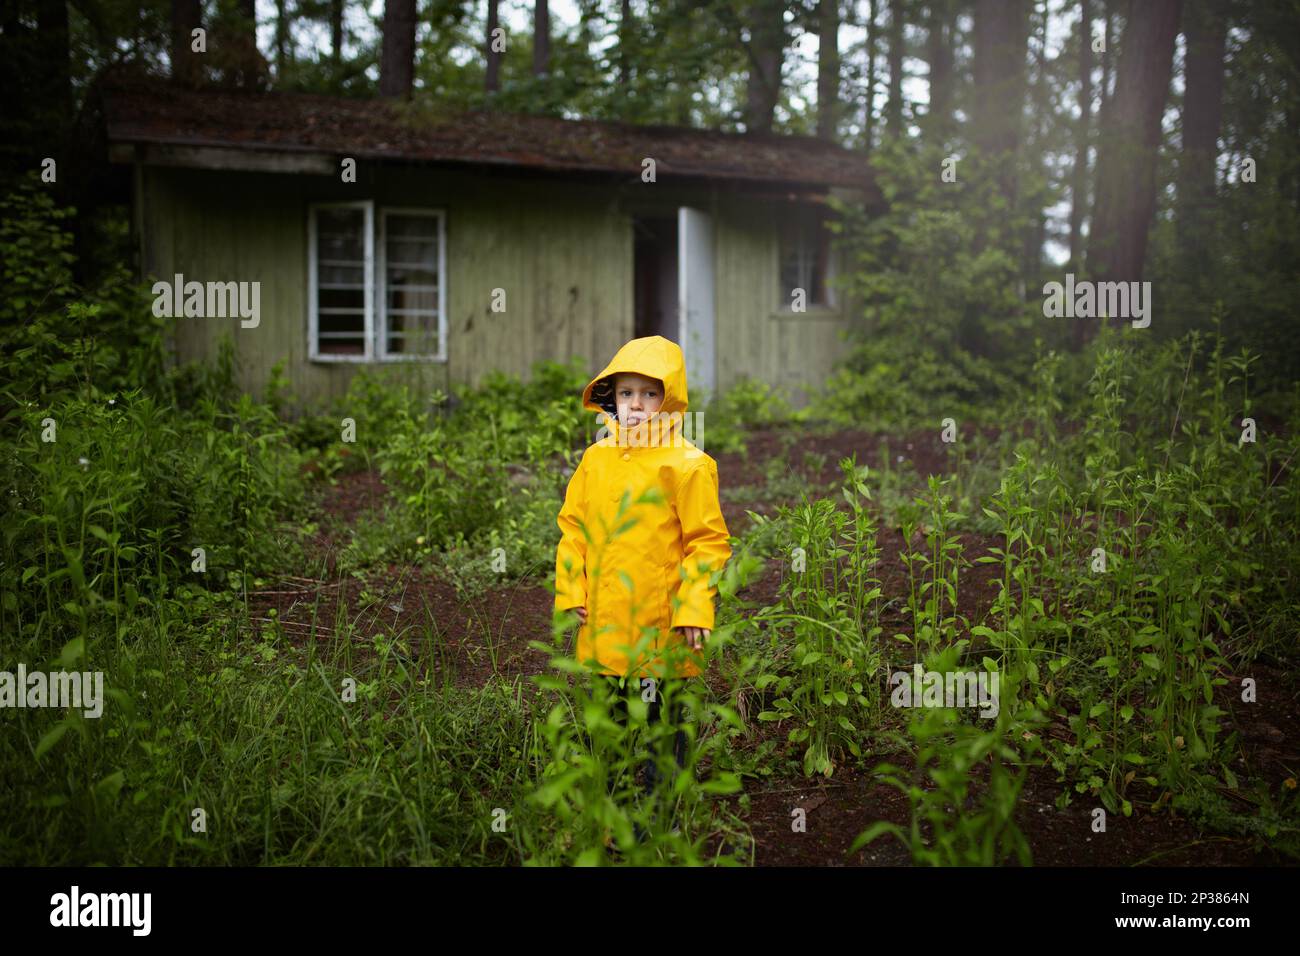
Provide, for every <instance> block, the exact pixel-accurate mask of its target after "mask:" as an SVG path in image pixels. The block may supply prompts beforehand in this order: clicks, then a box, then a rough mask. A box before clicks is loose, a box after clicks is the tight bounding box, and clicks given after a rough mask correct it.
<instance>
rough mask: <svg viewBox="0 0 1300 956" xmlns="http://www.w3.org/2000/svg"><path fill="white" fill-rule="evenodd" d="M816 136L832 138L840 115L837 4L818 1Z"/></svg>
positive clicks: (830, 1)
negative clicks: (818, 42) (818, 44)
mask: <svg viewBox="0 0 1300 956" xmlns="http://www.w3.org/2000/svg"><path fill="white" fill-rule="evenodd" d="M817 32H818V35H819V40H820V48H819V49H818V52H817V136H818V137H819V138H821V139H829V140H833V139H835V136H836V134H837V133H838V131H839V125H840V124H839V115H840V4H839V0H818V4H817Z"/></svg>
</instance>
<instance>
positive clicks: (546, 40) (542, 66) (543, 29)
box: [533, 0, 551, 76]
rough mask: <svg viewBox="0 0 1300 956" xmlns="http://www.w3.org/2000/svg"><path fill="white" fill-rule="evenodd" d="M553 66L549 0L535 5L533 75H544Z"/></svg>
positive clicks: (538, 1)
mask: <svg viewBox="0 0 1300 956" xmlns="http://www.w3.org/2000/svg"><path fill="white" fill-rule="evenodd" d="M550 68H551V11H550V8H549V7H548V6H547V0H536V3H534V5H533V75H535V76H543V75H545V74H546V73H547V71H549V70H550Z"/></svg>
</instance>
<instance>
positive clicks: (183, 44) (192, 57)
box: [171, 0, 203, 86]
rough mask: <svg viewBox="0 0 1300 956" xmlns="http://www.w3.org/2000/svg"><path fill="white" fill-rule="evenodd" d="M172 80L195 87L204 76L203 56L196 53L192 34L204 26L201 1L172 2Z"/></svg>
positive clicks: (178, 0) (177, 0)
mask: <svg viewBox="0 0 1300 956" xmlns="http://www.w3.org/2000/svg"><path fill="white" fill-rule="evenodd" d="M171 19H172V45H171V59H172V79H173V80H175V81H176V82H177V83H179V84H181V85H183V86H194V85H196V84H197V83H198V82H199V79H200V77H202V75H203V64H202V60H201V55H200V54H198V53H195V52H194V49H193V46H192V43H193V40H192V33H193V31H194V30H197V29H198V28H199V27H201V26H202V25H203V4H202V2H201V0H172V17H171Z"/></svg>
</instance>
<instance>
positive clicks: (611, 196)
mask: <svg viewBox="0 0 1300 956" xmlns="http://www.w3.org/2000/svg"><path fill="white" fill-rule="evenodd" d="M142 182H143V185H144V188H143V209H142V219H143V223H144V242H143V253H144V272H145V275H146V276H147V277H150V278H151V279H152V278H155V277H156V278H162V279H169V280H170V279H171V277H172V276H173V274H174V273H177V272H180V273H183V274H184V275H185V278H186V280H187V281H189V280H191V279H197V280H199V281H209V280H219V281H250V282H251V281H260V282H261V295H262V299H261V323H260V325H259V326H258V327H257V328H255V329H243V328H241V327H240V324H239V320H238V319H217V318H201V319H200V318H189V319H187V318H179V319H177V320H176V336H175V340H174V346H175V351H176V355H177V358H178V359H179V360H181V361H188V360H191V359H208V358H212V357H215V355H216V351H217V341H218V338H219V337H220V336H221V335H222V334H223V333H228V334H230V335H231V336H232V337H233V340H234V342H235V345H236V351H237V356H238V359H239V363H240V378H239V381H240V384H241V386H242V387H243V388H244V389H246V390H248V391H251V392H254V393H257V394H260V392H261V390H262V388H263V386H264V384H265V382H266V381H267V379H268V377H269V375H270V372H271V368H272V366H273V365H274V364H275V363H276V362H277V361H279V360H283V361H284V362H285V371H286V373H287V375H288V378H289V380H290V382H291V384H292V390H293V393H294V394H295V395H296V397H297V398H298V399H299V401H300V403H301V406H302V407H303V408H304V409H306V410H318V409H320V408H323V407H324V406H325V404H326V403H327V402H328V400H329V399H331V398H334V397H338V396H341V395H343V394H344V393H345V392H346V391H347V388H348V383H349V382H350V381H351V378H352V376H353V375H354V374H355V373H356V371H357V369H358V368H360V367H362V366H361V365H359V364H357V363H349V362H312V361H310V360H309V359H308V357H307V356H308V342H307V325H308V318H307V206H308V204H309V203H311V202H317V201H339V200H356V199H373V200H374V201H375V205H376V214H377V213H378V208H379V207H380V206H381V205H389V206H412V207H432V208H440V209H443V210H444V211H445V213H446V241H447V247H446V254H447V313H448V348H447V355H448V359H447V361H446V362H428V363H425V362H419V363H384V364H383V368H384V369H385V370H386V372H387V374H390V375H393V376H395V377H398V378H400V379H403V380H406V381H410V382H411V383H413V384H416V385H418V386H420V387H423V388H427V389H432V388H435V387H438V388H443V389H447V388H449V387H450V386H452V385H474V384H477V383H478V382H479V381H480V380H481V379H482V377H483V375H484V374H485V373H487V372H489V371H492V370H500V371H503V372H506V373H508V374H512V375H517V376H520V377H524V376H526V375H527V373H528V371H529V369H530V368H531V366H532V364H533V363H534V362H536V361H539V360H542V359H555V360H558V361H567V360H568V359H569V358H570V357H571V356H574V355H581V356H583V357H584V358H585V359H586V361H587V365H588V367H589V368H590V369H591V370H592V372H593V374H594V373H595V372H596V371H598V370H599V369H600V368H601V367H602V366H603V365H604V364H605V363H606V362H607V361H608V360H609V358H610V357H611V356H612V355H613V354H614V352H615V351H617V349H618V348H619V346H621V345H622V344H623V343H624V342H626V341H627V340H628V339H630V338H631V337H632V334H633V331H632V329H633V317H632V227H631V217H632V215H634V214H644V213H645V212H646V211H647V209H648V208H656V209H661V210H662V211H663V212H664V213H665V214H671V213H672V211H673V210H674V209H675V208H676V207H677V206H678V205H680V204H690V205H694V206H697V207H699V208H702V209H707V210H710V211H711V212H712V214H713V217H714V228H715V243H716V246H715V260H716V270H717V272H716V287H717V302H716V309H717V323H718V327H717V341H718V343H719V346H718V352H717V354H718V369H717V381H718V385H719V387H720V388H724V389H725V388H726V387H727V386H728V385H729V384H731V383H732V382H734V381H736V380H737V379H738V378H741V377H744V376H749V377H751V378H761V379H764V380H766V381H769V382H773V383H779V384H782V385H785V386H787V387H791V388H798V387H800V386H810V385H811V386H816V385H819V384H820V383H821V382H822V381H823V380H824V379H825V376H826V375H827V374H828V373H829V371H830V369H831V367H832V365H833V364H834V361H835V360H836V358H837V357H838V356H839V355H841V354H842V352H843V350H844V345H843V344H842V343H841V342H840V340H839V333H840V331H841V330H842V329H844V328H845V327H846V326H847V316H848V315H850V314H852V310H851V309H849V308H847V307H841V308H839V309H837V310H834V311H828V312H822V311H816V310H810V311H809V312H807V313H804V314H800V315H790V314H789V313H786V314H781V313H780V311H779V307H780V303H779V301H778V297H779V291H778V278H777V241H778V240H777V228H776V227H777V223H778V221H779V219H780V217H781V216H783V215H785V212H784V210H785V209H786V208H788V207H786V206H784V205H783V204H781V203H778V202H774V201H768V200H760V199H756V198H754V197H746V196H740V195H736V194H734V193H730V192H720V191H718V190H698V189H697V190H682V189H672V188H670V187H661V186H659V185H658V184H641V183H633V184H629V185H624V186H608V185H599V186H597V185H592V184H585V183H582V182H580V181H564V180H549V179H548V180H537V179H519V178H510V177H506V176H502V175H484V174H481V173H476V172H469V171H455V170H443V169H426V168H419V167H392V166H371V167H367V166H366V164H364V163H362V164H360V166H359V175H358V182H357V183H354V184H344V183H342V182H336V181H334V180H332V179H327V178H325V177H321V176H309V175H303V174H296V175H289V174H268V173H253V172H238V171H215V170H198V169H189V168H180V167H161V166H157V167H155V166H148V167H145V168H144V170H143V177H142ZM649 190H654V192H653V193H650V192H649ZM497 287H500V288H504V289H505V290H506V294H507V311H506V312H505V313H493V312H491V311H490V297H491V290H492V289H494V288H497ZM841 298H843V297H842V296H841Z"/></svg>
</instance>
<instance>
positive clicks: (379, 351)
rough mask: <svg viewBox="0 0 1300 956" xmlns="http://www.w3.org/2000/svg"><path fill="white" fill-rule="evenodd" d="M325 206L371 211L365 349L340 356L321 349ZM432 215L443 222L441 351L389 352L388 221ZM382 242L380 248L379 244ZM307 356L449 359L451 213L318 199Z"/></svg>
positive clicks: (311, 243) (311, 245) (310, 215)
mask: <svg viewBox="0 0 1300 956" xmlns="http://www.w3.org/2000/svg"><path fill="white" fill-rule="evenodd" d="M322 209H361V210H363V211H364V213H365V226H364V228H365V232H366V235H365V257H366V259H365V269H364V272H363V275H364V276H365V278H364V280H363V281H364V282H365V296H364V301H365V308H364V316H365V325H364V329H363V342H364V345H365V351H364V352H362V354H360V355H336V354H333V353H327V352H321V351H320V314H319V311H318V310H319V304H318V298H319V289H318V288H317V284H318V281H319V265H318V263H317V256H316V251H317V250H316V246H317V238H316V237H317V212H318V211H319V210H322ZM390 213H392V214H396V215H408V216H410V215H418V216H428V217H430V218H434V219H437V220H438V351H437V352H436V353H435V354H428V355H410V354H402V353H400V352H398V353H389V351H388V289H387V280H388V275H387V271H388V270H387V242H386V241H385V238H386V230H385V226H386V221H387V217H388V215H389V214H390ZM376 246H378V248H376ZM307 355H308V358H309V360H310V361H313V362H363V363H372V362H446V361H447V213H446V210H445V209H443V208H437V207H410V206H381V207H379V215H378V217H376V215H375V202H374V200H372V199H362V200H357V201H353V202H317V203H309V204H308V206H307Z"/></svg>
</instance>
